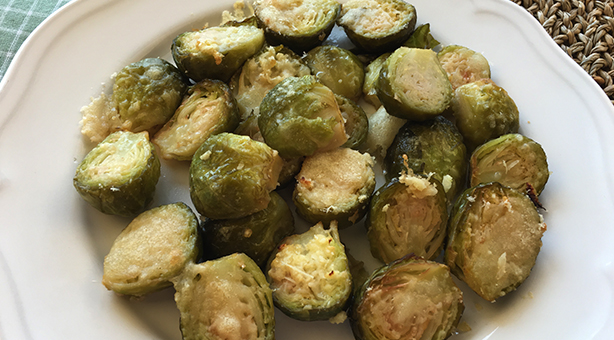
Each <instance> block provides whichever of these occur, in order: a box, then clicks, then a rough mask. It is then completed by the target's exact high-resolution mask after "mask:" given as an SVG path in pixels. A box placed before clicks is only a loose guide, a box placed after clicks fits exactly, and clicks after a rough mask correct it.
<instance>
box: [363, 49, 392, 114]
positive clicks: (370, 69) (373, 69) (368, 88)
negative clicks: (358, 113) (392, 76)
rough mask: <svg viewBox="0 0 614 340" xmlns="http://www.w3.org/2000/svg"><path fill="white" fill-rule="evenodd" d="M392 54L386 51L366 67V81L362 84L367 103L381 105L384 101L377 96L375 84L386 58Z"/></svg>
mask: <svg viewBox="0 0 614 340" xmlns="http://www.w3.org/2000/svg"><path fill="white" fill-rule="evenodd" d="M389 56H390V53H384V54H382V55H380V56H379V57H377V58H375V60H373V61H371V62H370V63H369V65H367V67H366V69H365V81H364V83H363V85H362V93H363V95H364V98H365V101H367V103H369V104H371V105H373V106H375V107H379V106H380V105H382V103H381V102H380V101H379V98H377V90H376V89H375V86H376V84H377V81H378V79H379V73H380V71H381V70H382V66H383V65H384V62H385V61H386V59H387V58H388V57H389Z"/></svg>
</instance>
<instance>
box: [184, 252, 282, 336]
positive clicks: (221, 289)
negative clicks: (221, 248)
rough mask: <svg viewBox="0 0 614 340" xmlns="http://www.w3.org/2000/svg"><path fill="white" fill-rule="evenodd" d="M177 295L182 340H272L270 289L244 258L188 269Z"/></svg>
mask: <svg viewBox="0 0 614 340" xmlns="http://www.w3.org/2000/svg"><path fill="white" fill-rule="evenodd" d="M175 290H176V292H175V302H176V303H177V308H178V309H179V313H180V321H181V324H180V328H181V335H182V337H183V339H184V340H197V339H211V340H222V339H241V340H273V339H275V319H274V306H273V298H272V296H271V289H270V288H269V286H268V283H267V281H266V278H265V276H264V274H263V273H262V271H261V270H260V268H258V266H257V265H256V263H254V261H253V260H252V259H250V258H249V257H248V256H247V255H245V254H233V255H228V256H226V257H223V258H221V259H217V260H213V261H207V262H203V263H199V264H190V265H188V266H187V267H186V268H185V271H184V272H183V274H182V275H181V276H180V277H179V279H178V280H177V281H176V282H175Z"/></svg>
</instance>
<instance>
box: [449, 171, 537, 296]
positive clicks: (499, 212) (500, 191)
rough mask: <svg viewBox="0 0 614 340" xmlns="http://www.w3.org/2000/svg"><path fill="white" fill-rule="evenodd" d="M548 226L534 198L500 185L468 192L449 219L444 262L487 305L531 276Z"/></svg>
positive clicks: (481, 187)
mask: <svg viewBox="0 0 614 340" xmlns="http://www.w3.org/2000/svg"><path fill="white" fill-rule="evenodd" d="M545 231H546V224H545V223H544V221H543V219H542V216H541V215H540V214H539V213H538V212H537V209H536V208H535V206H534V205H533V202H532V201H531V199H530V198H529V197H528V196H526V195H525V194H523V193H521V192H519V191H517V190H514V189H511V188H508V187H505V186H503V185H501V184H500V183H496V182H493V183H488V184H480V185H478V186H476V187H473V188H470V189H467V190H466V191H465V192H464V193H463V195H462V196H461V197H460V198H459V200H458V201H457V203H456V205H455V207H454V209H453V212H452V216H451V218H450V226H449V234H448V241H447V245H446V251H445V263H446V264H447V265H448V266H450V270H451V271H452V273H454V275H456V276H457V277H458V278H460V279H461V280H463V281H465V282H466V283H467V285H468V286H469V287H471V289H473V290H474V291H475V292H476V293H477V294H478V295H479V296H481V297H483V298H484V299H486V300H488V301H495V300H496V299H497V298H500V297H501V296H503V295H505V294H507V293H508V292H510V291H512V290H514V289H516V287H518V286H519V285H520V284H521V283H522V282H523V281H524V280H525V279H526V278H527V277H528V276H529V274H530V272H531V269H532V268H533V266H534V265H535V260H536V258H537V255H538V253H539V250H540V248H541V245H542V241H541V237H542V235H543V233H544V232H545Z"/></svg>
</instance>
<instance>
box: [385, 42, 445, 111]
mask: <svg viewBox="0 0 614 340" xmlns="http://www.w3.org/2000/svg"><path fill="white" fill-rule="evenodd" d="M376 91H377V97H378V98H379V100H380V101H381V102H382V105H384V107H386V111H388V113H389V114H391V115H393V116H397V117H399V118H405V119H411V120H426V119H428V118H434V117H435V116H437V115H439V114H441V113H442V112H443V111H444V110H445V109H446V108H448V106H449V105H450V101H451V100H452V97H453V95H454V92H453V90H452V85H451V84H450V81H449V80H448V75H447V73H446V71H444V69H443V68H441V65H440V64H439V60H438V59H437V53H435V52H433V51H432V50H425V49H421V48H408V47H400V48H398V49H397V50H396V51H394V52H393V53H392V54H391V55H390V56H389V57H388V58H387V59H386V61H385V62H384V64H383V65H382V70H381V72H380V76H379V79H378V81H377V84H376Z"/></svg>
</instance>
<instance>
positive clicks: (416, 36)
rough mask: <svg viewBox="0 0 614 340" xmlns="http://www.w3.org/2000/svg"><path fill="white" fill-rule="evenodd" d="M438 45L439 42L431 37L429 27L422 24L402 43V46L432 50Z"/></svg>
mask: <svg viewBox="0 0 614 340" xmlns="http://www.w3.org/2000/svg"><path fill="white" fill-rule="evenodd" d="M437 45H439V41H437V39H435V38H433V35H431V25H430V24H424V25H420V26H418V27H416V29H415V30H414V32H413V33H412V34H411V36H410V37H409V39H407V41H406V42H404V43H403V46H406V47H411V48H424V49H433V48H434V47H436V46H437Z"/></svg>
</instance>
